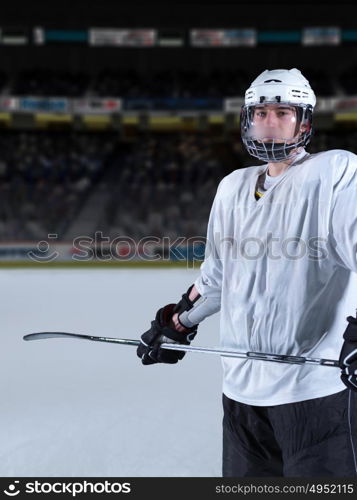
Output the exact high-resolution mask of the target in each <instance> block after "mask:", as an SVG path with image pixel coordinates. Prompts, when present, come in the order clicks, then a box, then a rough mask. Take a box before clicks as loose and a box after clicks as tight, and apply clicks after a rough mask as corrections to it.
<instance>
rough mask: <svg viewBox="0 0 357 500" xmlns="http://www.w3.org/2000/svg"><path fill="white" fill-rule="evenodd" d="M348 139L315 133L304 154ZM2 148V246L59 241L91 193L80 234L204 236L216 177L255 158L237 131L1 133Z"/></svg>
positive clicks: (351, 137) (350, 145)
mask: <svg viewBox="0 0 357 500" xmlns="http://www.w3.org/2000/svg"><path fill="white" fill-rule="evenodd" d="M356 144H357V133H356V132H354V133H351V132H348V133H346V132H344V131H341V132H340V133H336V132H334V133H333V132H317V133H316V134H315V136H314V137H313V140H312V143H311V146H308V148H307V150H308V151H309V152H311V153H314V152H318V151H323V150H326V149H335V148H338V149H348V150H350V151H353V152H357V149H356ZM0 146H1V157H0V238H1V241H2V242H4V241H23V240H36V241H39V240H40V239H44V238H45V239H46V237H47V235H48V234H51V233H56V234H58V240H66V233H67V232H68V230H69V229H70V227H71V225H72V224H73V223H74V222H75V221H76V220H78V218H79V217H80V214H81V211H82V210H83V209H84V207H86V206H88V205H90V204H91V203H94V201H93V200H95V199H96V198H95V196H93V195H94V194H95V193H96V192H101V193H103V194H104V196H103V197H102V198H101V200H102V201H101V206H94V207H92V208H93V210H94V212H95V213H96V214H98V217H97V218H96V220H95V221H94V220H93V224H92V225H91V228H90V234H88V233H86V235H88V236H93V235H94V233H95V232H96V231H102V232H103V234H104V235H105V236H108V237H110V238H115V237H117V236H121V237H122V236H127V237H130V238H133V239H134V240H136V241H138V240H139V239H141V238H143V237H147V236H154V237H158V238H161V237H164V236H166V237H170V238H172V239H175V238H179V237H184V238H190V237H195V236H203V237H204V236H205V233H206V227H207V221H208V216H209V211H210V207H211V204H212V201H213V198H214V195H215V192H216V189H217V186H218V183H219V181H220V180H221V179H222V178H223V177H224V176H225V175H227V174H228V173H230V172H231V171H233V170H235V169H238V168H242V167H245V166H249V165H257V164H259V161H258V160H256V159H254V158H251V157H249V156H248V155H247V153H246V152H245V150H244V147H243V146H242V144H241V142H240V139H239V136H238V134H235V135H232V136H230V137H226V138H224V139H222V138H221V139H217V138H213V137H212V138H210V137H208V136H207V135H203V134H195V133H166V134H153V133H142V135H141V136H139V137H138V138H137V140H135V141H133V142H123V141H122V140H120V137H119V136H118V135H117V134H111V133H110V134H109V133H78V132H21V133H16V132H8V133H2V134H1V136H0Z"/></svg>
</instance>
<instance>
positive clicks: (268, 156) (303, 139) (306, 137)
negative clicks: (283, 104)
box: [240, 104, 312, 162]
mask: <svg viewBox="0 0 357 500" xmlns="http://www.w3.org/2000/svg"><path fill="white" fill-rule="evenodd" d="M295 107H296V108H297V112H298V113H299V116H298V118H299V120H300V121H299V122H298V125H297V126H300V125H301V124H302V123H304V122H308V123H310V126H309V128H308V130H306V131H305V132H302V133H301V134H300V135H299V138H298V140H297V142H294V143H293V144H290V143H288V141H285V142H279V143H276V142H274V139H273V140H272V142H262V141H259V140H257V139H254V138H251V139H247V138H246V137H245V133H246V132H247V130H248V128H249V123H251V121H252V106H242V109H241V114H240V124H241V139H242V142H243V144H244V146H245V147H246V149H247V151H248V153H249V154H250V155H251V156H254V157H255V158H259V160H262V161H266V162H279V161H284V160H287V159H289V158H292V157H293V156H294V154H295V149H296V148H299V147H301V146H302V147H305V146H306V145H307V144H308V143H309V142H310V139H311V135H312V106H311V105H310V104H306V105H304V106H299V105H296V106H295ZM247 108H249V109H247Z"/></svg>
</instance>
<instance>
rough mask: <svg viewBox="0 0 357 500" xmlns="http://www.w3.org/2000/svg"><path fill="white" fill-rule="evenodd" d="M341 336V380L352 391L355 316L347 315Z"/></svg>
mask: <svg viewBox="0 0 357 500" xmlns="http://www.w3.org/2000/svg"><path fill="white" fill-rule="evenodd" d="M347 321H348V323H349V325H348V326H347V328H346V330H345V333H344V334H343V338H344V339H345V341H344V343H343V346H342V349H341V353H340V358H339V363H340V367H341V369H342V372H341V380H342V382H343V383H344V384H345V385H346V386H347V387H348V388H349V389H351V390H352V391H357V318H353V317H352V316H348V318H347Z"/></svg>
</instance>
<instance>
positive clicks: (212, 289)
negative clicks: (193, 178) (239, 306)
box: [195, 185, 224, 311]
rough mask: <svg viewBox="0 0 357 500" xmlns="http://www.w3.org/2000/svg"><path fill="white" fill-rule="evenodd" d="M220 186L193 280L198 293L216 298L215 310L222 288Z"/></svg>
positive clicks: (221, 208)
mask: <svg viewBox="0 0 357 500" xmlns="http://www.w3.org/2000/svg"><path fill="white" fill-rule="evenodd" d="M220 186H221V185H220ZM220 186H219V187H218V189H217V193H216V196H215V199H214V201H213V204H212V208H211V212H210V216H209V219H208V226H207V238H206V248H205V258H204V261H203V263H202V264H201V267H200V276H199V277H198V278H197V280H196V281H195V286H196V288H197V290H198V292H199V293H200V295H202V296H203V297H209V298H214V299H216V302H217V303H218V309H217V311H218V310H219V309H220V300H221V288H222V260H221V255H220V249H219V241H220V240H221V238H222V234H223V220H224V219H223V207H222V201H221V194H220Z"/></svg>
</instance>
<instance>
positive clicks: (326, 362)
mask: <svg viewBox="0 0 357 500" xmlns="http://www.w3.org/2000/svg"><path fill="white" fill-rule="evenodd" d="M61 337H63V338H74V339H84V340H93V341H95V342H109V343H112V344H121V345H132V346H138V345H139V344H140V340H132V339H117V338H111V337H95V336H93V335H81V334H79V333H66V332H39V333H30V334H28V335H25V336H24V340H38V339H53V338H61ZM161 348H162V349H168V350H170V349H171V350H173V351H185V352H200V353H203V354H217V355H219V356H224V357H227V358H243V359H258V360H261V361H275V362H277V363H289V364H298V365H302V364H309V365H321V366H332V367H337V368H339V364H338V361H337V360H335V359H321V358H305V357H303V356H288V355H286V354H269V353H265V352H250V351H249V352H239V351H235V350H234V349H228V350H227V349H221V348H219V347H215V348H211V347H197V346H191V345H183V344H167V343H163V344H161Z"/></svg>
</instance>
